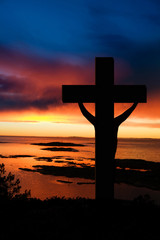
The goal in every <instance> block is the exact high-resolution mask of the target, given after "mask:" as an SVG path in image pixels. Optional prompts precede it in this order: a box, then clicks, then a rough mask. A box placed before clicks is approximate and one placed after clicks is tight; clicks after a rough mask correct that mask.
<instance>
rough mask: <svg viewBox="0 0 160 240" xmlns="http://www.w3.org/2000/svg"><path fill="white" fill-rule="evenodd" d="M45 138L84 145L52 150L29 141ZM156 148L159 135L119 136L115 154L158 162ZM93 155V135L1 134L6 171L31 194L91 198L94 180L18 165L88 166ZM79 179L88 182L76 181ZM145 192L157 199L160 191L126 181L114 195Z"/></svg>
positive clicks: (159, 155)
mask: <svg viewBox="0 0 160 240" xmlns="http://www.w3.org/2000/svg"><path fill="white" fill-rule="evenodd" d="M48 142H66V143H68V142H69V143H77V144H83V145H84V146H83V147H82V146H79V147H78V146H75V147H72V148H74V149H76V150H78V151H77V152H64V151H58V152H56V151H55V152H51V151H46V150H42V148H44V147H43V146H38V145H31V143H48ZM106 145H107V141H106ZM159 149H160V139H119V142H118V149H117V154H116V158H121V159H124V158H127V159H144V160H148V161H156V162H160V151H159ZM26 155H29V156H26ZM4 157H5V158H4ZM47 158H52V161H51V162H48V161H46V160H47ZM94 158H95V144H94V139H93V138H77V137H69V138H62V137H53V138H52V137H6V136H5V137H4V136H1V137H0V163H4V164H5V167H6V171H7V172H10V171H11V172H12V173H14V174H15V175H16V177H17V178H19V179H20V182H21V186H22V192H23V191H24V190H25V189H31V196H32V197H38V198H41V199H45V198H50V197H53V196H60V197H62V196H65V197H77V196H79V197H86V198H94V197H95V185H94V184H93V183H94V181H93V180H87V179H82V178H67V177H64V176H52V175H44V174H40V173H38V172H29V171H23V170H20V169H19V168H28V169H33V166H34V165H47V166H59V167H60V166H66V165H67V164H70V165H72V164H78V165H79V166H82V167H83V164H87V165H88V166H94V164H95V161H94ZM106 159H107V152H106ZM64 181H65V182H64ZM68 182H72V183H68ZM82 182H83V183H87V184H79V183H82ZM88 183H91V184H88ZM126 192H127V195H126ZM146 193H147V194H150V195H151V197H153V198H155V199H156V200H157V201H159V203H160V193H159V192H158V191H152V190H149V189H145V188H136V187H133V186H128V185H127V184H115V197H117V198H124V199H131V198H134V197H136V195H139V194H146Z"/></svg>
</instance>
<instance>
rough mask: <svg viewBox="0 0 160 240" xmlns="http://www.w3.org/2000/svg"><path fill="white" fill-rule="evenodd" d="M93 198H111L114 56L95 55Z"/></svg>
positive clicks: (112, 185)
mask: <svg viewBox="0 0 160 240" xmlns="http://www.w3.org/2000/svg"><path fill="white" fill-rule="evenodd" d="M95 61H96V63H95V66H96V72H95V80H96V90H97V92H96V126H95V139H96V140H95V144H96V146H95V155H96V158H95V159H96V199H97V200H108V201H110V200H111V201H112V200H113V198H114V153H113V151H114V150H113V142H114V141H113V132H114V129H113V128H114V94H113V87H114V60H113V58H96V60H95Z"/></svg>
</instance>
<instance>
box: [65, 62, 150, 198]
mask: <svg viewBox="0 0 160 240" xmlns="http://www.w3.org/2000/svg"><path fill="white" fill-rule="evenodd" d="M95 67H96V70H95V82H96V84H95V85H64V86H62V99H63V102H65V103H78V102H82V103H84V102H87V103H91V102H93V103H95V109H96V116H95V118H96V124H95V140H96V141H95V155H96V158H95V159H96V171H95V175H96V199H99V200H113V198H114V103H115V102H127V103H130V102H142V103H144V102H146V100H147V97H146V96H147V94H146V92H147V91H146V87H145V86H144V85H114V59H113V58H99V57H98V58H96V59H95Z"/></svg>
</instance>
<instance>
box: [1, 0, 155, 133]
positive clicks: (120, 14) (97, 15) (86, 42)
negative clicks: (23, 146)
mask: <svg viewBox="0 0 160 240" xmlns="http://www.w3.org/2000/svg"><path fill="white" fill-rule="evenodd" d="M159 13H160V1H158V0H141V1H137V0H134V1H128V0H121V1H119V0H111V1H110V0H109V1H106V0H100V1H97V0H92V1H91V0H80V1H79V0H77V1H75V0H67V1H66V0H45V1H41V0H23V1H22V0H14V1H12V0H1V1H0V135H23V136H26V135H27V136H28V135H30V136H86V137H94V128H93V127H92V126H91V125H90V124H89V123H88V122H87V120H86V119H85V118H84V117H83V116H82V114H81V112H80V110H79V108H78V105H77V104H66V103H65V104H64V103H62V92H61V86H62V84H94V83H95V77H94V71H95V66H94V61H95V57H96V56H99V57H114V59H115V84H145V85H146V86H147V89H148V102H147V104H139V105H138V107H137V109H136V110H135V111H134V113H133V114H132V116H131V117H130V118H129V119H128V120H127V121H126V122H125V123H124V124H123V125H122V127H121V129H120V131H119V136H120V137H144V138H145V137H147V138H150V137H152V138H154V137H156V138H160V109H159V106H160V14H159ZM106 81H107V79H106ZM106 94H107V89H106ZM102 104H104V113H105V112H106V111H107V109H105V103H102ZM86 106H87V108H88V109H89V110H90V111H91V112H92V113H93V114H94V104H86ZM129 106H131V104H125V103H123V104H115V116H117V115H118V114H120V113H122V112H123V111H125V110H126V109H127V108H128V107H129Z"/></svg>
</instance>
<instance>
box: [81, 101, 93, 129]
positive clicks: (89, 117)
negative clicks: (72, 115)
mask: <svg viewBox="0 0 160 240" xmlns="http://www.w3.org/2000/svg"><path fill="white" fill-rule="evenodd" d="M78 105H79V107H80V110H81V112H82V114H83V116H84V117H85V118H87V120H88V121H89V122H90V123H92V124H93V125H94V126H95V117H94V116H93V115H92V114H91V113H89V112H88V111H87V109H86V108H85V106H84V105H83V103H81V102H80V103H78Z"/></svg>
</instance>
